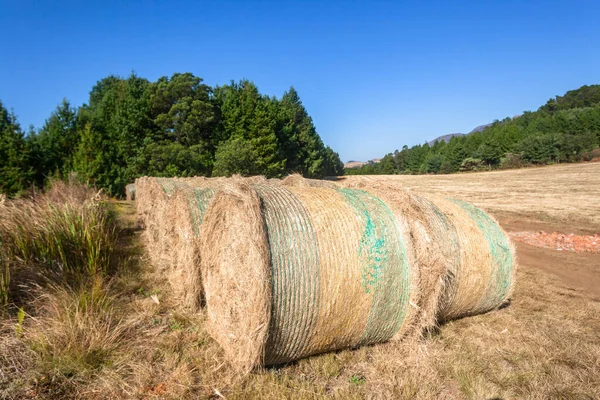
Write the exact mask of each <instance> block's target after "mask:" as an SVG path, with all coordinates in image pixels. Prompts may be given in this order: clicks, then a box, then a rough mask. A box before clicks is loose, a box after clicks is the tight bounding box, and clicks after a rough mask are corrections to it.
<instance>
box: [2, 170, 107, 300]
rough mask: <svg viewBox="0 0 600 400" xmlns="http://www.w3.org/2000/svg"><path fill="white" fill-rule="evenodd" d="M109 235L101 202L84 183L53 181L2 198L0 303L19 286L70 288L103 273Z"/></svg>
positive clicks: (9, 297) (15, 293)
mask: <svg viewBox="0 0 600 400" xmlns="http://www.w3.org/2000/svg"><path fill="white" fill-rule="evenodd" d="M115 240H116V229H115V225H114V222H113V218H112V216H111V213H110V212H109V210H108V208H107V204H106V201H105V199H103V198H102V197H101V196H100V194H99V193H96V191H94V190H93V189H91V188H89V187H85V186H81V185H77V184H74V183H68V184H67V183H64V182H61V181H57V182H54V183H53V186H52V188H51V189H50V190H49V191H48V192H46V193H44V194H42V195H38V196H35V197H31V198H29V199H19V200H5V199H4V200H3V201H2V203H1V204H0V243H1V244H2V246H1V247H0V265H1V267H0V305H7V304H8V303H9V302H10V301H18V293H17V292H16V290H17V289H18V288H19V287H21V286H23V285H30V284H45V283H47V282H56V283H60V284H65V285H68V286H71V287H74V286H76V285H78V284H81V283H83V282H84V281H86V280H87V279H88V278H89V277H94V276H96V275H98V274H105V273H106V272H107V270H108V268H109V267H110V265H111V254H112V252H113V248H114V244H115ZM11 281H12V282H11ZM15 296H17V297H16V298H13V299H11V297H15Z"/></svg>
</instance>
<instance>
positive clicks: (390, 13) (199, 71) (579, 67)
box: [0, 0, 600, 161]
mask: <svg viewBox="0 0 600 400" xmlns="http://www.w3.org/2000/svg"><path fill="white" fill-rule="evenodd" d="M599 21H600V2H599V1H560V2H554V1H527V2H526V1H482V0H480V1H464V2H454V1H441V2H425V1H422V2H417V1H415V2H411V3H409V2H402V1H396V2H391V1H390V2H362V1H331V2H324V1H322V2H320V1H310V2H309V1H304V2H292V1H281V2H275V1H271V2H267V1H260V2H250V1H248V2H242V1H235V2H234V1H229V2H227V1H214V2H208V1H207V2H201V1H189V2H183V1H181V2H176V1H170V2H158V1H156V2H151V1H124V2H116V1H104V2H92V1H77V2H75V1H73V2H67V1H37V2H33V1H26V0H11V1H5V0H0V35H1V37H2V45H1V47H0V48H1V50H2V51H1V53H0V54H1V55H0V76H1V79H0V100H2V102H3V103H4V105H5V106H7V107H10V108H13V109H14V111H15V113H16V114H17V116H18V117H19V121H20V122H21V124H22V125H23V126H24V127H27V126H28V125H29V124H33V125H35V126H36V127H38V128H39V127H41V126H42V124H43V123H44V120H45V119H46V118H47V117H48V115H49V114H50V112H51V111H52V110H53V109H54V108H55V107H56V106H57V105H58V103H59V102H60V101H61V99H62V98H63V97H66V98H67V99H69V100H70V101H71V103H72V104H74V105H81V104H82V103H84V102H86V101H87V97H88V94H89V91H90V90H91V88H92V86H93V85H94V83H95V82H96V81H98V80H99V79H101V78H103V77H105V76H107V75H109V74H118V75H122V76H126V75H128V74H129V73H130V72H131V71H135V72H136V73H137V74H138V75H140V76H143V77H146V78H148V79H150V80H155V79H156V78H158V77H160V76H163V75H171V74H172V73H174V72H188V71H189V72H192V73H194V74H195V75H197V76H200V77H202V78H203V79H204V80H205V81H206V82H207V83H208V84H210V85H215V84H224V83H228V82H229V81H230V80H231V79H235V80H238V79H241V78H248V79H250V80H253V81H254V82H255V83H256V84H257V85H258V87H259V89H260V90H261V92H263V93H266V94H269V95H277V96H281V95H282V94H283V92H284V91H285V90H286V89H287V88H289V86H290V85H293V86H294V87H295V88H296V89H297V90H298V92H299V93H300V97H301V99H302V101H303V103H304V105H305V107H306V108H307V110H308V112H309V114H310V115H311V116H312V117H313V119H314V122H315V125H316V127H317V130H318V132H319V133H320V135H321V137H322V138H323V140H324V141H325V143H326V144H328V145H330V146H331V147H332V148H333V149H334V150H336V151H338V152H339V153H340V156H341V157H342V159H343V160H344V161H347V160H350V159H358V160H366V159H370V158H375V157H381V156H383V155H384V154H385V153H387V152H390V151H393V150H395V149H397V148H401V147H402V145H404V144H407V145H413V144H416V143H422V142H424V141H427V140H430V139H433V138H435V137H437V136H439V135H442V134H446V133H452V132H468V131H470V130H471V129H472V128H474V127H475V126H477V125H480V124H484V123H488V122H491V121H493V120H494V119H502V118H504V117H506V116H513V115H516V114H520V113H521V112H522V111H523V110H534V109H537V107H539V106H540V105H541V104H542V103H544V102H546V101H547V100H548V99H549V98H550V97H554V96H555V95H560V94H563V93H564V92H565V91H567V90H570V89H575V88H578V87H579V86H581V85H584V84H598V83H600V22H599Z"/></svg>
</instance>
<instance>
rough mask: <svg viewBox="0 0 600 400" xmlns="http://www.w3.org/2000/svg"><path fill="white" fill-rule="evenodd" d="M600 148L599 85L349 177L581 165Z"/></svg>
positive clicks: (401, 153) (398, 155)
mask: <svg viewBox="0 0 600 400" xmlns="http://www.w3.org/2000/svg"><path fill="white" fill-rule="evenodd" d="M598 145H600V85H593V86H583V87H581V88H580V89H577V90H572V91H569V92H567V93H566V94H565V95H564V96H557V97H556V98H555V99H550V100H549V101H548V102H547V103H546V104H545V105H543V106H542V107H540V108H539V110H538V111H535V112H525V113H524V114H523V115H521V116H518V117H515V118H506V119H504V120H502V121H495V122H494V123H493V124H492V125H491V126H489V127H487V128H486V129H484V130H483V131H481V132H474V133H471V134H469V135H467V136H459V137H453V138H452V139H450V141H449V142H447V143H446V142H444V141H441V142H440V141H436V142H435V143H434V144H433V145H431V146H430V145H429V144H427V143H425V144H422V145H416V146H413V147H411V148H408V146H404V147H403V148H402V150H400V151H398V150H396V151H395V152H394V153H390V154H387V155H386V156H385V157H384V158H383V159H382V160H381V161H380V162H379V163H377V164H372V165H364V166H363V167H361V168H352V169H346V170H345V173H346V174H438V173H443V174H448V173H454V172H459V171H475V170H490V169H497V168H519V167H522V166H525V165H528V164H550V163H561V162H577V161H581V160H589V159H591V158H592V151H593V150H594V149H595V148H597V147H598Z"/></svg>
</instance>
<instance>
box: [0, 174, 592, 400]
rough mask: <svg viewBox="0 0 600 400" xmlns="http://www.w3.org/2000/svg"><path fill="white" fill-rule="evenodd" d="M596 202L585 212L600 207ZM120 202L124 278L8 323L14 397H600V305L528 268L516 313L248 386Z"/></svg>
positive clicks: (8, 375)
mask: <svg viewBox="0 0 600 400" xmlns="http://www.w3.org/2000/svg"><path fill="white" fill-rule="evenodd" d="M587 166H589V165H585V167H587ZM569 167H570V166H569ZM551 168H554V167H549V168H548V169H551ZM556 168H562V166H561V167H556ZM528 171H529V170H528ZM531 171H533V170H531ZM572 171H577V170H576V169H575V170H572ZM510 172H513V171H510ZM477 175H480V174H469V175H465V176H469V177H470V176H477ZM575 175H576V176H577V175H578V173H575ZM576 176H575V177H574V178H573V179H577V178H576ZM409 178H412V177H409ZM433 178H437V177H433ZM426 179H428V177H426ZM460 179H463V178H462V177H461V178H460ZM481 179H483V180H486V179H484V178H481ZM586 181H589V179H588V180H586ZM487 182H488V184H491V182H493V180H487ZM456 185H458V184H456ZM517 186H518V185H517ZM574 190H577V191H580V192H581V193H584V192H585V191H586V190H590V191H594V190H598V189H597V188H588V186H587V183H586V184H583V183H582V184H581V186H579V187H578V188H576V189H574ZM480 191H481V195H478V196H480V201H484V200H482V199H484V198H485V192H486V191H485V188H483V187H482V188H481V189H480ZM490 192H492V191H491V190H490ZM457 193H458V192H457ZM589 193H591V192H589ZM454 196H455V197H460V196H458V195H456V194H454ZM565 196H566V198H572V196H573V195H572V194H569V193H566V194H565ZM463 198H464V197H463ZM465 199H466V198H465ZM590 199H593V196H590V197H589V198H588V201H587V203H586V202H580V203H578V204H579V207H581V209H579V208H577V207H578V206H574V208H573V215H576V216H578V217H581V218H584V217H585V213H586V212H588V211H589V207H596V205H595V204H592V203H593V202H591V201H590ZM466 200H473V198H470V199H466ZM490 201H491V200H490ZM479 204H480V205H482V204H481V203H479ZM490 204H491V203H490ZM572 204H575V203H572ZM506 207H507V209H509V207H508V205H507V206H506ZM572 207H573V206H572ZM116 208H117V210H118V215H119V219H120V223H121V225H122V227H123V228H125V229H123V230H122V231H121V232H122V233H121V238H120V241H119V243H120V246H121V248H120V249H117V250H118V251H120V252H121V254H120V259H121V260H123V264H122V266H121V268H120V269H118V271H117V273H116V274H115V275H114V276H112V277H111V278H105V279H104V280H101V281H93V282H90V284H89V285H88V286H85V287H83V288H80V289H64V288H60V287H50V288H44V289H39V291H38V292H37V293H36V295H35V298H36V300H35V301H33V302H31V303H30V304H27V305H26V306H25V315H24V318H23V320H22V321H21V322H20V320H19V317H18V313H16V312H15V313H12V314H11V315H9V316H7V317H5V318H4V319H2V320H0V398H6V399H13V398H15V399H17V398H19V399H20V398H92V399H111V398H114V399H117V398H119V399H120V398H136V399H159V398H160V399H163V398H165V399H179V398H184V399H185V398H189V399H192V398H194V399H195V398H207V399H208V398H213V399H214V398H220V395H223V396H225V397H226V398H229V399H282V398H295V399H325V398H336V399H364V398H367V399H371V398H389V399H392V398H393V399H411V398H417V399H437V398H442V399H462V398H464V399H484V398H506V399H510V398H531V399H594V398H600V333H599V332H600V301H599V300H598V299H595V298H592V297H591V296H590V295H588V294H587V293H586V292H583V291H578V290H575V289H572V288H570V287H567V286H566V285H565V284H563V283H562V281H560V280H559V279H558V278H556V277H554V276H553V275H548V274H546V273H544V272H541V271H538V270H535V269H532V268H530V266H528V265H526V264H525V265H522V266H521V268H520V269H519V271H518V272H517V279H516V282H517V283H516V288H515V293H514V296H513V301H512V304H511V305H510V306H508V307H506V308H503V309H501V310H497V311H493V312H490V313H488V314H485V315H479V316H474V317H468V318H464V319H460V320H456V321H452V322H448V323H446V324H444V325H443V326H441V327H440V329H439V331H438V332H436V333H432V334H431V335H430V337H428V338H426V340H424V341H420V342H417V343H414V342H413V343H410V344H407V343H401V342H390V343H384V344H379V345H375V346H369V347H363V348H360V349H357V350H344V351H339V352H333V353H327V354H323V355H319V356H314V357H309V358H306V359H303V360H300V361H298V362H295V363H291V364H289V365H287V366H282V367H277V368H269V369H265V370H261V371H257V372H253V373H251V374H250V375H249V376H248V377H247V378H245V379H243V380H241V379H239V378H238V377H237V375H236V373H235V371H232V370H231V369H230V367H228V366H227V364H226V363H225V356H224V354H223V352H222V351H221V349H220V348H219V346H218V345H217V343H216V342H214V341H213V340H212V339H211V338H210V337H209V336H208V334H207V332H206V330H205V326H206V324H205V322H206V316H205V315H204V314H203V313H198V314H193V313H189V312H187V311H185V310H182V309H181V308H180V307H179V306H178V305H177V304H176V302H175V301H174V296H173V295H172V293H171V289H170V287H169V285H168V284H167V283H166V282H165V280H164V277H163V275H162V274H161V273H160V272H159V271H157V270H156V269H155V268H154V267H152V266H151V265H150V264H149V263H148V260H147V257H146V256H145V255H144V254H143V250H142V246H141V240H140V232H139V231H138V230H136V229H135V224H136V222H135V220H136V217H135V213H134V210H133V206H132V204H131V203H125V202H123V203H118V204H117V207H116ZM513 209H516V210H521V211H519V212H531V209H529V210H530V211H523V209H522V206H521V205H520V204H515V205H514V207H513ZM538 209H539V206H538ZM511 212H512V211H511ZM547 215H550V216H551V214H547ZM591 218H595V216H591ZM582 221H583V220H582Z"/></svg>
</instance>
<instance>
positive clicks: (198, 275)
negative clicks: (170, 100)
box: [136, 176, 515, 372]
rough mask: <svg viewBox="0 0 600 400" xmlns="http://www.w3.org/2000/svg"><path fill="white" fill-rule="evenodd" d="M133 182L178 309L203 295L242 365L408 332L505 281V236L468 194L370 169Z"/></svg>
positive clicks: (489, 305)
mask: <svg viewBox="0 0 600 400" xmlns="http://www.w3.org/2000/svg"><path fill="white" fill-rule="evenodd" d="M138 181H139V182H136V184H137V191H138V193H137V201H138V210H139V212H140V214H141V215H142V218H144V221H145V223H146V227H147V230H149V231H152V232H151V233H148V234H147V245H148V246H149V250H150V251H149V252H150V253H154V256H153V257H152V258H153V259H154V262H156V263H159V264H162V265H163V266H165V267H164V268H165V271H166V277H167V278H168V280H169V281H170V282H171V285H172V287H173V288H174V292H175V294H176V296H177V297H178V298H179V299H180V300H181V302H182V304H183V305H185V306H186V307H187V308H189V309H193V310H197V309H198V308H199V307H200V306H201V305H202V302H203V299H204V298H206V306H207V315H208V326H209V331H210V333H211V335H212V336H213V337H214V338H215V339H216V340H217V341H218V342H219V343H220V344H221V346H222V347H223V349H224V351H225V353H226V354H227V355H228V357H229V359H230V360H231V361H232V363H233V364H234V365H236V366H238V367H239V368H240V370H242V371H244V372H247V371H249V370H251V369H252V368H255V367H257V366H260V365H265V364H266V365H270V364H279V363H284V362H288V361H291V360H295V359H298V358H302V357H305V356H309V355H311V354H317V353H321V352H325V351H331V350H336V349H342V348H347V347H355V346H360V345H364V344H371V343H378V342H382V341H386V340H389V339H404V340H406V339H407V337H413V338H415V337H418V336H419V335H420V334H421V333H422V332H423V331H424V330H427V329H429V328H431V327H433V326H435V325H436V323H437V322H438V321H439V320H447V319H451V318H456V317H460V316H464V315H470V314H476V313H480V312H485V311H489V310H491V309H493V308H495V307H497V306H498V305H500V304H501V303H502V302H503V301H504V300H505V299H506V298H507V297H508V296H509V294H510V291H511V288H512V285H513V274H514V269H515V267H514V265H515V260H514V254H513V252H512V248H511V245H510V243H509V241H508V239H507V237H506V235H505V234H504V232H502V230H501V229H500V228H499V226H498V224H497V222H496V221H494V220H493V219H492V218H491V217H489V216H488V215H487V214H485V213H484V212H482V211H481V210H479V209H477V208H475V207H474V206H472V205H470V204H468V203H464V202H460V201H457V200H448V199H443V198H438V197H434V196H426V197H425V196H422V195H418V194H416V193H412V192H409V191H406V190H404V189H403V188H401V187H400V186H399V185H397V184H396V185H390V184H386V183H382V182H379V181H377V180H373V179H369V180H364V181H362V182H357V181H353V182H350V183H349V182H345V181H342V182H341V183H338V184H336V183H333V182H329V181H315V180H307V179H304V178H302V177H300V176H291V177H288V178H286V179H284V180H282V181H279V180H265V179H264V178H262V177H259V178H257V177H254V178H240V177H237V178H231V179H225V178H216V179H206V178H187V179H168V180H167V179H163V180H160V179H157V178H140V180H138ZM147 196H151V197H147ZM151 247H154V250H152V249H151Z"/></svg>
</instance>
